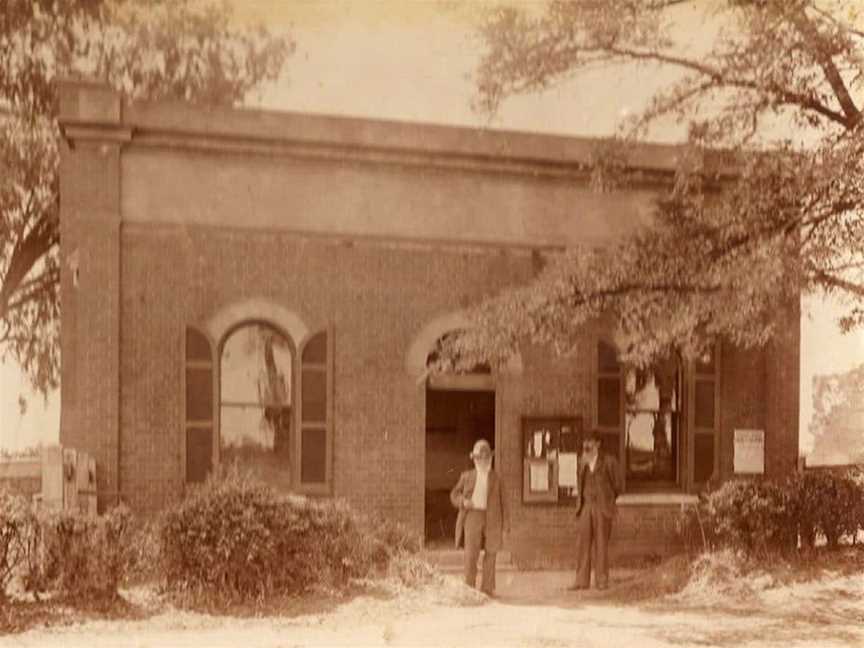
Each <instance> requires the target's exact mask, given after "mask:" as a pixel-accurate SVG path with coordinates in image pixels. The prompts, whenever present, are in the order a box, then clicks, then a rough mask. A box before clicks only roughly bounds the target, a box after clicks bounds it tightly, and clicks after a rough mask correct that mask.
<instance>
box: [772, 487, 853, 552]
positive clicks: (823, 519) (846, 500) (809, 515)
mask: <svg viewBox="0 0 864 648" xmlns="http://www.w3.org/2000/svg"><path fill="white" fill-rule="evenodd" d="M787 487H788V489H789V493H790V499H791V501H792V513H793V515H794V517H795V519H796V520H797V522H798V528H799V532H800V535H801V543H802V545H804V546H805V547H813V546H815V543H816V537H817V535H818V534H822V535H824V536H825V539H826V541H827V544H828V546H829V547H836V546H837V545H838V544H839V541H840V539H841V538H842V537H843V536H852V537H854V536H855V534H856V533H857V531H858V529H859V528H860V527H861V524H862V501H864V487H862V483H861V481H860V480H858V479H856V478H855V477H854V476H853V474H851V473H849V472H846V473H834V472H831V471H812V472H805V473H803V474H801V475H796V476H795V477H793V478H790V479H789V481H788V486H787Z"/></svg>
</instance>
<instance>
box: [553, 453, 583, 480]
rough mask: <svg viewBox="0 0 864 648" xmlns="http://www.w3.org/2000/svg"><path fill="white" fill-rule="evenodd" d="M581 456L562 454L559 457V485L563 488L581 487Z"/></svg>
mask: <svg viewBox="0 0 864 648" xmlns="http://www.w3.org/2000/svg"><path fill="white" fill-rule="evenodd" d="M578 459H579V455H577V454H576V453H575V452H562V453H561V454H560V455H558V485H559V486H561V487H562V488H577V487H578V486H579V461H578Z"/></svg>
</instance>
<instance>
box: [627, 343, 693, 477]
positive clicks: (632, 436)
mask: <svg viewBox="0 0 864 648" xmlns="http://www.w3.org/2000/svg"><path fill="white" fill-rule="evenodd" d="M680 385H681V371H680V365H679V362H678V360H677V359H676V358H675V357H674V356H670V357H668V358H665V359H662V360H659V361H657V362H655V363H654V364H653V365H651V366H649V367H645V368H641V369H637V368H629V369H628V370H627V372H626V375H625V378H624V401H625V412H626V413H625V419H624V420H625V423H626V437H625V445H626V453H627V456H626V470H627V479H628V481H631V482H639V481H643V482H669V483H677V481H678V439H679V417H680V413H679V411H680V403H679V402H678V401H679V399H680V393H681V388H680Z"/></svg>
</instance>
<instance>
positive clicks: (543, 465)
mask: <svg viewBox="0 0 864 648" xmlns="http://www.w3.org/2000/svg"><path fill="white" fill-rule="evenodd" d="M529 472H530V478H531V481H530V484H531V490H532V491H540V492H546V491H548V490H549V462H548V461H532V462H531V465H530V467H529Z"/></svg>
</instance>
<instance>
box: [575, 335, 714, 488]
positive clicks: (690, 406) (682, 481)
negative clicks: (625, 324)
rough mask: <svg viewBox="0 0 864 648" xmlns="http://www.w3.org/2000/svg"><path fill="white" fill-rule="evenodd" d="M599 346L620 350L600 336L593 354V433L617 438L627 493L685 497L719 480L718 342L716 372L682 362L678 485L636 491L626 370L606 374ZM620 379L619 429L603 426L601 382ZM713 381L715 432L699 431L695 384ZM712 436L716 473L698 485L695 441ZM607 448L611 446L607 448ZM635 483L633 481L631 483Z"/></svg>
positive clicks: (657, 484)
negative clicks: (632, 476) (630, 461)
mask: <svg viewBox="0 0 864 648" xmlns="http://www.w3.org/2000/svg"><path fill="white" fill-rule="evenodd" d="M600 344H606V345H608V346H610V347H611V348H612V349H617V345H616V344H615V342H614V341H613V340H612V338H611V337H610V336H606V335H600V336H597V337H596V338H595V340H594V344H593V347H592V348H593V354H592V362H591V369H592V381H591V395H592V403H591V410H592V411H591V420H592V422H593V424H594V429H596V430H597V431H598V432H600V433H601V435H602V438H603V439H607V435H608V436H612V435H614V434H617V435H618V457H617V459H618V461H619V464H620V471H621V479H622V482H623V487H624V490H623V492H624V493H630V494H640V495H641V494H686V493H694V492H698V491H700V490H702V489H704V488H705V486H706V485H707V484H708V483H709V482H710V481H712V480H716V479H717V478H718V476H719V475H720V436H721V434H720V420H721V409H722V404H721V394H722V389H721V381H722V376H723V372H722V354H721V348H722V345H721V343H720V342H719V341H718V342H717V343H715V344H714V345H713V346H712V354H713V357H714V362H713V371H711V372H707V371H700V370H699V365H698V363H696V362H695V361H689V362H684V361H681V360H679V371H680V372H681V373H680V375H681V381H682V383H683V385H682V389H681V391H682V398H681V407H680V410H679V414H678V421H679V428H680V429H679V430H678V444H679V448H678V459H677V461H678V465H677V472H678V481H677V483H672V482H653V483H652V482H647V483H644V484H638V486H636V487H635V488H634V484H632V483H629V482H628V479H627V466H626V461H627V445H626V444H627V439H626V415H627V412H626V404H625V394H624V390H625V380H626V367H625V366H624V365H623V364H621V363H620V362H619V364H618V370H617V372H613V371H611V370H608V369H606V370H604V369H603V368H602V367H601V366H600ZM616 376H617V377H618V380H619V387H618V400H619V403H618V426H617V427H611V426H608V425H601V424H600V416H599V414H600V380H601V379H604V378H606V379H608V378H613V377H616ZM708 381H713V383H714V390H713V398H714V401H713V403H714V417H713V428H698V427H697V426H696V383H697V382H708ZM709 434H711V435H713V439H714V452H713V470H712V473H711V476H710V477H709V479H708V480H706V481H704V482H697V481H696V480H695V474H694V471H695V458H696V457H695V452H696V437H697V436H707V435H709ZM604 445H605V446H607V447H608V444H605V443H604ZM631 481H632V480H631Z"/></svg>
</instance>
